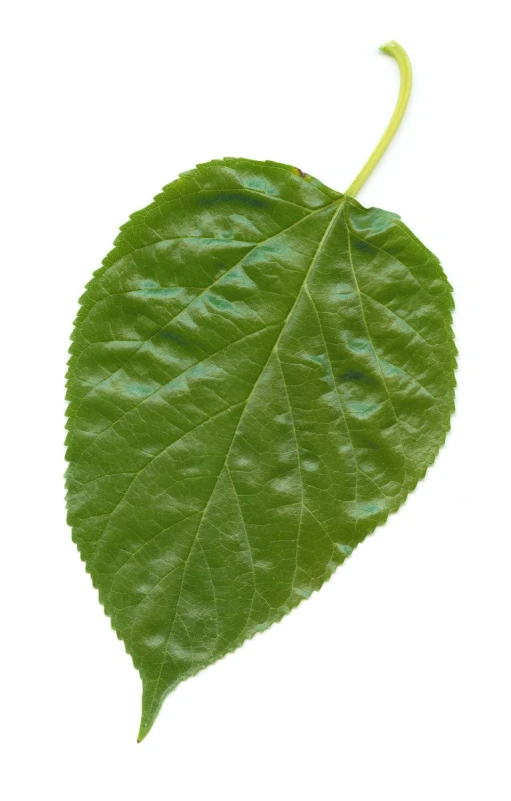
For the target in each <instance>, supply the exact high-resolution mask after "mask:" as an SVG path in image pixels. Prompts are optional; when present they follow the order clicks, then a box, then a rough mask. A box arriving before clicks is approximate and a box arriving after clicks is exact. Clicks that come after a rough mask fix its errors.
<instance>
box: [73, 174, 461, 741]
mask: <svg viewBox="0 0 511 801" xmlns="http://www.w3.org/2000/svg"><path fill="white" fill-rule="evenodd" d="M81 303H82V305H81V309H80V312H79V314H78V317H77V319H76V325H75V329H74V333H73V344H72V349H71V354H72V355H71V359H70V366H69V375H68V398H69V408H68V417H69V421H68V428H69V434H68V451H67V458H68V461H69V469H68V473H67V487H68V508H69V521H70V524H71V525H72V527H73V536H74V539H75V542H76V543H77V545H78V547H79V549H80V553H81V555H82V558H83V559H84V560H85V562H86V565H87V569H88V571H89V572H90V574H91V576H92V579H93V582H94V585H95V586H96V587H97V588H98V589H99V593H100V600H101V602H102V603H103V605H104V607H105V610H106V612H107V614H108V615H110V617H111V619H112V624H113V627H114V628H115V630H116V632H117V633H118V635H119V636H120V637H121V638H122V639H123V640H124V642H125V644H126V648H127V650H128V652H129V653H130V654H131V655H132V657H133V661H134V664H135V666H136V667H137V668H138V670H139V671H140V674H141V677H142V680H143V715H142V723H141V729H140V738H142V737H143V736H145V734H146V733H147V732H148V730H149V729H150V727H151V725H152V723H153V722H154V719H155V717H156V715H157V713H158V711H159V709H160V706H161V704H162V702H163V700H164V698H165V696H166V695H167V694H168V693H169V692H170V691H171V690H172V689H173V688H175V687H176V685H177V684H179V682H181V681H183V680H184V679H185V678H187V677H188V676H191V675H192V674H194V673H197V672H198V671H199V670H201V669H202V668H203V667H205V666H206V665H209V664H210V663H212V662H214V661H215V660H217V659H218V658H219V657H221V656H222V655H224V654H226V653H227V652H229V651H232V650H233V649H235V648H236V647H237V646H239V645H240V644H241V643H242V642H243V641H244V640H246V639H247V638H249V637H251V636H253V635H254V634H255V633H256V632H257V631H262V630H264V629H265V628H267V627H268V626H269V625H271V624H272V623H273V622H275V621H277V620H279V619H280V618H281V617H282V616H283V615H285V614H286V613H287V612H289V611H290V610H291V609H292V608H293V607H295V606H296V605H297V604H298V603H299V602H300V601H301V600H302V599H303V598H306V597H308V596H309V595H310V593H311V592H312V591H313V590H315V589H318V588H319V587H320V586H321V585H322V584H323V582H324V581H325V580H326V579H327V578H328V577H329V576H330V575H331V574H332V572H333V571H334V570H335V568H336V567H337V566H338V565H339V564H340V563H341V562H342V561H343V560H344V559H345V558H346V556H348V555H349V554H350V553H351V552H352V550H353V548H355V546H356V545H357V544H358V543H359V542H361V540H362V539H363V538H364V537H365V536H366V535H367V534H368V533H370V532H371V531H373V530H374V528H375V527H376V526H377V525H378V524H379V523H382V522H383V521H384V520H385V519H386V517H387V515H388V514H389V513H390V512H393V511H395V510H396V509H398V508H399V506H400V505H401V504H402V503H403V501H404V499H405V498H406V496H407V495H408V493H409V492H410V491H411V490H413V488H414V487H415V485H416V484H417V481H418V480H419V479H421V478H422V477H423V476H424V474H425V472H426V469H427V467H428V466H429V465H430V464H431V463H432V462H433V460H434V458H435V456H436V454H437V452H438V449H439V448H440V446H441V444H442V443H443V442H444V439H445V436H446V432H447V430H448V428H449V418H450V415H451V412H452V410H453V396H454V383H455V382H454V366H455V347H454V344H453V337H452V331H451V310H452V307H453V303H452V296H451V290H450V287H449V284H448V282H447V280H446V278H445V275H444V273H443V271H442V269H441V267H440V264H439V262H438V260H437V259H436V258H435V256H433V255H432V253H430V252H429V251H428V250H427V249H426V248H425V247H424V246H423V245H422V244H421V243H420V242H419V241H418V239H417V238H416V237H415V236H414V235H413V234H412V233H411V232H410V231H409V229H408V228H407V227H406V226H405V225H403V223H402V222H401V220H400V218H399V217H398V216H397V215H395V214H391V213H388V212H385V211H382V210H380V209H374V208H370V209H366V208H363V207H362V206H361V205H360V204H359V203H358V202H357V201H356V200H354V199H353V198H352V197H349V196H343V195H341V194H339V193H337V192H334V191H332V190H331V189H328V188H327V187H326V186H324V185H323V184H321V183H320V182H319V181H317V180H315V179H312V178H310V177H309V176H307V175H304V174H303V173H301V171H300V170H297V169H296V168H293V167H289V166H286V165H282V164H277V163H273V162H264V163H263V162H256V161H249V160H246V159H225V160H223V161H213V162H210V163H209V164H203V165H200V166H198V167H197V168H196V169H194V170H191V171H190V172H187V173H185V174H183V175H182V176H181V177H180V178H179V180H177V181H175V182H174V183H172V184H170V185H169V186H167V187H166V188H165V189H164V190H163V193H162V194H160V195H159V196H158V197H157V198H156V199H155V201H154V202H153V203H152V204H151V205H150V206H148V207H147V208H146V209H144V210H142V211H140V212H137V213H136V214H134V215H133V216H132V218H131V220H130V221H129V222H128V223H127V224H126V225H125V226H123V228H122V229H121V233H120V235H119V237H118V238H117V240H116V242H115V247H114V250H113V251H112V252H111V253H110V254H109V255H108V256H107V258H106V259H105V261H104V264H103V267H102V268H101V269H100V270H98V271H97V272H96V273H95V275H94V278H93V280H92V281H91V282H90V284H89V285H88V287H87V291H86V293H85V295H84V296H83V297H82V299H81Z"/></svg>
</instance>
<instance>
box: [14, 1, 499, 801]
mask: <svg viewBox="0 0 511 801" xmlns="http://www.w3.org/2000/svg"><path fill="white" fill-rule="evenodd" d="M506 9H507V5H506V4H505V3H504V2H501V3H499V2H496V1H495V0H486V1H485V2H484V3H481V2H477V3H471V2H470V0H468V2H464V3H462V2H459V3H457V2H449V0H442V2H437V0H428V2H425V1H424V0H417V1H416V2H413V1H412V0H405V1H404V2H399V1H398V0H385V2H383V0H360V2H355V0H351V1H350V2H343V0H335V2H327V0H314V1H313V2H308V3H302V4H301V3H299V2H297V1H296V0H295V2H279V0H271V2H265V1H264V0H258V2H250V3H249V2H242V1H241V0H236V2H230V1H229V0H212V2H207V3H206V2H203V3H201V2H193V1H192V0H187V1H186V2H174V3H173V2H171V0H167V2H151V0H144V2H129V1H127V0H123V1H122V2H112V1H110V2H109V1H108V0H88V2H76V1H75V2H69V0H68V1H67V2H55V0H44V2H35V0H34V2H22V1H20V0H18V1H17V2H12V3H9V4H8V5H7V6H6V7H5V10H4V12H3V14H2V20H1V22H2V25H1V31H2V34H1V36H2V44H1V47H0V57H1V60H2V64H1V74H2V83H3V88H2V94H3V98H2V101H1V106H0V107H1V109H2V112H3V123H2V127H1V135H2V139H3V143H2V146H1V159H2V162H3V166H2V173H1V174H2V178H1V184H0V186H1V193H2V204H3V209H2V211H1V220H2V224H3V225H2V229H3V233H2V302H1V308H2V313H1V315H0V325H1V327H2V333H1V347H2V350H1V362H0V363H1V374H2V391H1V396H0V397H1V402H2V406H3V410H2V415H1V422H2V466H3V469H4V474H3V479H2V490H3V501H2V522H3V524H4V525H3V526H2V528H3V533H2V535H1V536H2V559H1V568H0V570H1V581H0V592H1V595H2V598H1V609H2V615H3V622H2V637H1V640H0V645H1V646H2V648H3V656H2V657H1V661H0V668H1V671H2V674H3V675H2V679H1V683H0V690H1V697H2V700H1V718H2V725H1V734H0V738H1V739H2V741H3V742H2V744H1V745H0V753H1V755H2V761H3V763H4V764H3V768H2V772H1V774H0V788H1V789H2V796H3V798H4V799H5V801H18V800H20V799H21V800H23V801H25V799H27V800H28V801H39V800H40V799H43V801H44V800H45V799H51V801H71V800H72V801H81V800H82V799H87V801H88V800H89V799H94V801H110V800H111V799H115V800H117V799H122V801H132V800H134V799H137V801H138V799H141V798H144V799H146V798H147V799H155V798H157V799H158V801H161V799H176V800H177V801H199V799H200V801H202V799H212V800H213V801H216V799H219V800H220V799H221V801H252V800H254V801H255V799H257V800H258V801H259V800H260V799H265V800H267V801H282V800H284V801H286V800H287V799H292V801H305V800H306V799H307V801H309V799H314V801H319V799H321V800H322V801H323V799H343V801H387V799H388V800H389V801H405V800H406V801H423V799H424V801H426V800H427V801H433V800H434V801H457V799H463V801H472V800H474V801H476V800H477V801H479V799H481V801H509V799H510V798H511V767H510V748H511V731H510V729H511V694H510V677H511V652H510V612H511V580H510V572H511V540H510V525H509V506H508V503H509V494H510V488H509V479H510V471H509V461H510V444H511V443H510V437H509V427H510V414H511V409H510V382H509V373H510V356H509V322H508V321H509V307H510V290H511V283H510V280H509V273H510V245H509V241H510V233H509V219H510V201H509V198H510V191H511V190H510V177H511V175H510V170H509V167H510V164H509V157H508V153H509V142H510V137H511V128H510V125H509V119H508V114H509V85H510V78H511V75H510V69H509V63H510V60H509V33H508V31H509V20H507V19H506V17H505V13H506ZM389 39H396V40H397V41H399V42H400V43H401V44H403V45H404V46H405V47H406V49H407V50H408V52H409V54H410V57H411V59H412V63H413V65H414V71H415V72H414V78H415V82H414V90H413V95H412V100H411V103H410V106H409V110H408V113H407V116H406V118H405V121H404V123H403V125H402V127H401V129H400V131H399V134H398V136H397V137H396V139H395V141H394V142H393V144H392V146H391V148H390V149H389V151H388V153H387V155H386V156H385V158H384V161H383V162H382V163H381V165H380V166H379V168H378V169H377V171H376V172H375V173H374V175H373V176H372V178H371V179H370V181H369V182H368V184H367V185H366V186H365V187H364V189H363V190H362V192H361V193H360V196H359V199H360V201H361V202H362V203H363V204H365V205H376V206H381V207H383V208H387V209H390V210H392V211H396V212H398V213H400V214H401V216H402V217H403V219H404V221H405V222H406V223H407V224H408V225H409V226H410V227H411V228H412V229H413V230H414V232H415V233H416V234H417V235H418V236H419V237H420V238H421V239H422V240H423V241H424V242H425V244H427V246H428V247H430V248H431V249H432V250H433V251H434V252H435V253H437V254H438V255H439V256H440V258H441V259H442V262H443V264H444V267H445V270H446V272H447V274H448V276H449V279H450V281H451V283H452V284H453V285H454V287H455V298H456V305H457V311H456V316H455V327H456V336H457V344H458V348H459V351H460V358H459V370H458V384H459V389H458V394H457V411H456V415H455V417H454V419H453V425H452V432H451V434H450V435H449V438H448V442H447V445H446V447H445V448H444V449H443V451H442V453H441V455H440V457H439V459H438V461H437V463H436V464H435V466H434V468H433V469H432V470H431V471H430V472H429V474H428V476H427V479H426V480H425V481H424V482H423V483H422V484H421V485H420V486H419V488H418V489H417V491H416V492H415V493H414V494H413V495H412V496H411V497H410V499H409V500H408V501H407V503H406V504H405V506H404V508H403V509H402V510H401V511H400V512H399V514H397V515H395V516H393V517H392V518H391V519H390V520H389V521H388V523H387V524H386V525H385V527H384V529H381V530H378V531H377V532H376V534H375V535H374V536H373V537H370V538H369V539H368V540H367V541H366V542H365V543H364V544H363V545H362V546H361V547H360V548H359V549H358V550H357V552H356V553H355V555H354V556H353V557H352V558H351V559H349V560H348V561H347V562H346V564H345V565H344V566H343V567H342V568H341V569H340V570H338V572H337V573H336V575H335V576H334V577H333V579H332V580H331V581H330V582H329V583H328V584H327V585H326V586H325V587H324V588H323V589H322V590H321V592H320V593H317V594H314V596H313V597H312V598H311V599H310V600H309V601H307V602H305V603H304V604H302V605H301V607H300V608H299V609H298V610H296V611H294V612H293V613H292V614H291V615H290V616H289V617H288V618H286V619H285V620H284V621H283V622H282V623H280V624H279V625H278V626H275V627H273V628H272V629H270V630H269V631H268V632H266V633H265V634H264V635H262V636H257V637H256V638H255V639H254V640H252V641H250V642H249V643H247V644H246V645H245V646H243V648H241V649H240V650H238V651H237V652H236V653H235V654H233V655H230V656H228V657H227V658H225V659H223V660H222V661H221V662H219V663H217V664H216V665H214V666H213V667H210V668H208V669H207V670H206V671H204V672H203V673H201V674H200V675H199V676H197V677H196V678H193V679H191V680H189V681H187V682H185V683H184V684H183V685H181V686H180V687H179V688H178V690H177V691H176V692H175V693H174V694H173V695H171V696H170V697H169V698H168V699H167V701H166V703H165V705H164V707H163V710H162V712H161V714H160V717H159V719H158V721H157V722H156V724H155V726H154V729H153V730H152V732H151V734H150V735H149V736H148V738H147V739H146V740H145V741H144V742H143V743H142V744H141V745H137V744H136V733H137V730H138V718H139V712H140V689H141V688H140V680H139V677H138V674H137V673H136V672H135V670H134V669H133V667H132V664H131V660H130V659H129V657H128V656H127V655H126V654H125V652H124V647H123V645H122V643H121V642H119V641H118V640H117V639H116V637H115V635H114V634H113V632H112V631H111V629H110V625H109V621H108V619H107V618H106V617H105V616H104V614H103V612H102V609H101V608H100V606H99V604H98V602H97V597H96V593H95V591H94V590H93V589H92V587H91V585H90V580H89V578H88V576H87V575H86V573H85V570H84V568H83V565H82V563H81V562H80V560H79V558H78V554H77V552H76V549H75V547H74V545H73V544H72V542H71V538H70V532H69V530H68V528H67V526H66V522H65V513H64V501H63V498H64V490H63V480H62V474H63V472H64V467H65V466H64V449H63V422H64V420H63V418H64V409H65V404H64V399H63V396H64V373H65V362H66V358H67V356H66V351H67V347H68V338H69V334H70V331H71V327H72V322H73V318H74V316H75V313H76V310H77V299H78V297H79V296H80V294H81V292H82V288H83V286H84V284H85V283H86V282H87V281H88V280H89V278H90V276H91V273H92V271H93V270H94V269H95V268H97V267H98V266H99V264H100V261H101V259H102V257H103V256H104V255H105V253H106V252H107V251H108V250H109V249H110V246H111V243H112V240H113V238H114V236H115V235H116V231H117V228H118V226H119V225H120V224H121V223H123V222H124V221H125V220H126V219H127V217H128V215H129V213H130V212H132V211H134V210H136V209H138V208H141V207H143V206H145V205H146V204H147V203H148V202H150V200H151V198H152V196H153V195H154V194H156V193H157V192H158V191H159V189H160V187H161V186H162V185H163V184H165V183H168V182H169V181H171V180H173V179H174V178H175V177H176V176H177V174H178V173H179V172H180V171H183V170H186V169H189V168H191V167H192V166H194V165H195V164H196V163H197V162H203V161H207V160H209V159H211V158H217V157H221V156H226V155H231V156H238V155H242V156H246V157H252V158H256V159H267V158H268V159H274V160H277V161H283V162H285V163H290V164H296V165H297V166H299V167H300V168H301V169H303V170H305V171H307V172H309V173H311V174H313V175H315V176H317V177H318V178H320V179H321V180H322V181H324V182H325V183H327V184H329V185H331V186H333V187H335V188H336V189H339V190H341V191H342V190H344V189H346V187H347V186H348V185H349V184H350V183H351V181H352V179H353V177H354V175H355V174H356V173H357V172H358V170H359V168H360V167H361V165H362V164H363V163H364V161H365V160H366V158H367V156H368V155H369V152H370V151H371V149H372V148H373V146H374V144H375V143H376V140H377V139H378V137H379V136H380V133H381V131H382V129H383V127H384V126H385V124H386V122H387V119H388V117H389V116H390V113H391V111H392V108H393V106H394V102H395V98H396V95H397V90H398V70H397V67H396V65H395V63H394V62H393V60H392V59H390V58H389V57H387V56H385V55H383V54H380V53H378V49H377V48H378V46H379V45H380V44H382V43H384V42H386V41H387V40H389Z"/></svg>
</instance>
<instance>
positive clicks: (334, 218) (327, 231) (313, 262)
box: [147, 198, 344, 717]
mask: <svg viewBox="0 0 511 801" xmlns="http://www.w3.org/2000/svg"><path fill="white" fill-rule="evenodd" d="M335 205H337V206H338V208H337V210H336V212H335V213H334V214H333V216H332V219H331V220H330V222H329V223H328V225H327V227H326V229H325V233H324V234H323V236H322V238H321V241H320V242H319V244H318V247H317V249H316V253H315V254H314V257H313V258H312V259H311V263H310V266H309V268H308V270H307V271H306V273H305V277H304V279H303V281H302V284H301V286H300V288H299V290H298V292H297V294H296V299H295V302H294V303H293V305H292V307H291V309H290V311H289V313H288V315H287V316H286V318H285V320H284V322H283V324H282V327H281V329H280V332H279V335H278V337H277V339H276V341H275V343H274V345H273V347H272V349H271V351H270V355H269V356H268V359H267V360H266V362H265V364H264V366H263V368H262V370H261V372H260V373H259V375H258V377H257V379H256V382H255V384H254V386H253V388H252V390H251V392H250V394H249V395H248V396H247V399H246V401H245V403H244V405H243V408H242V410H241V414H240V416H239V419H238V423H237V425H236V428H235V429H234V434H233V436H232V439H231V442H230V444H229V448H228V449H227V453H226V455H225V458H224V462H223V464H222V467H221V469H220V470H219V473H218V477H217V479H216V481H215V483H214V485H213V489H212V490H211V493H210V495H209V498H208V500H207V502H206V504H205V506H204V510H203V512H202V515H201V519H200V520H199V524H198V526H197V530H196V532H195V534H194V536H193V539H192V543H191V545H190V550H189V551H188V555H187V557H186V559H185V561H184V563H183V574H182V581H181V586H180V591H179V595H178V598H177V600H176V607H175V615H174V618H173V620H172V625H171V627H170V631H169V633H168V636H167V639H166V641H165V646H164V649H163V656H162V661H161V665H160V669H159V673H158V678H157V679H156V680H155V686H154V691H153V694H152V697H151V703H150V705H149V709H148V712H147V716H148V717H150V715H151V713H152V710H153V708H154V700H155V697H156V692H157V689H158V685H159V683H160V680H161V675H162V672H163V666H164V664H165V660H166V657H167V648H168V644H169V640H170V637H171V635H172V632H173V630H174V622H175V618H176V615H177V610H178V608H179V603H180V600H181V593H182V589H183V583H184V574H185V571H186V567H187V564H188V561H189V559H190V556H191V555H192V552H193V549H194V547H195V543H196V542H197V541H198V539H199V535H200V530H201V526H202V523H203V522H204V518H205V517H206V514H207V511H208V508H209V505H210V503H211V500H212V498H213V496H214V494H215V491H216V488H217V486H218V482H219V480H220V477H221V475H222V473H223V472H224V470H225V468H226V466H227V462H228V459H229V456H230V455H231V450H232V446H233V444H234V441H235V439H236V436H237V434H238V431H239V428H240V425H241V423H242V421H243V416H244V414H245V411H246V409H247V407H248V404H249V402H250V399H251V398H252V397H253V395H254V392H255V391H256V389H257V387H258V385H259V382H260V380H261V378H262V376H263V375H264V373H265V371H266V368H267V367H268V365H269V363H270V360H271V358H272V356H273V355H274V354H275V353H276V352H277V349H278V346H279V342H280V340H281V338H282V335H283V333H284V331H285V330H286V326H287V324H288V322H289V320H290V319H291V317H292V316H293V313H294V310H295V308H296V306H297V304H298V301H299V299H300V297H301V295H302V292H303V289H304V287H305V286H306V284H307V280H308V278H309V276H310V274H311V272H312V270H313V269H314V266H315V265H316V263H317V260H318V258H319V255H320V253H321V250H322V248H323V246H324V244H325V242H326V241H327V239H328V237H329V235H330V232H331V231H332V229H333V227H334V225H335V222H336V221H337V218H338V216H339V214H340V212H341V211H342V209H343V206H344V198H342V199H341V200H339V201H335V202H334V203H332V204H330V205H329V206H328V207H326V208H330V206H335ZM324 210H325V207H323V208H322V209H321V211H324ZM314 213H315V214H317V213H319V210H318V211H316V212H311V214H310V215H307V216H306V217H302V220H301V221H303V220H304V219H308V218H309V217H310V216H311V215H312V214H314Z"/></svg>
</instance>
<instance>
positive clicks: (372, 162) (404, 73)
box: [345, 42, 412, 197]
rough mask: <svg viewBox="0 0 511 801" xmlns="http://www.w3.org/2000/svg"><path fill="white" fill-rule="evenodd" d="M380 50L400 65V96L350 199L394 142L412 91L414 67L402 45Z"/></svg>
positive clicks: (350, 193)
mask: <svg viewBox="0 0 511 801" xmlns="http://www.w3.org/2000/svg"><path fill="white" fill-rule="evenodd" d="M380 50H383V52H384V53H388V54H389V56H392V57H393V58H395V59H396V61H397V63H398V66H399V73H400V75H401V86H400V88H399V96H398V99H397V103H396V108H395V109H394V113H393V115H392V117H391V120H390V122H389V124H388V125H387V127H386V128H385V131H384V133H383V136H382V138H381V139H380V141H379V142H378V144H377V145H376V147H375V148H374V150H373V152H372V153H371V155H370V156H369V158H368V160H367V162H366V163H365V164H364V166H363V167H362V169H361V170H360V172H359V174H358V175H357V177H356V178H355V180H354V181H353V183H352V184H351V186H350V187H349V189H347V190H346V193H345V194H346V195H349V196H350V197H355V195H357V194H358V192H360V190H361V189H362V187H363V185H364V184H365V182H366V181H367V179H368V178H369V176H370V175H371V173H372V171H373V170H374V168H375V167H376V165H377V164H378V162H379V160H380V159H381V157H382V156H383V154H384V153H385V151H386V149H387V148H388V146H389V145H390V143H391V142H392V140H393V138H394V135H395V133H396V131H397V129H398V128H399V126H400V124H401V120H402V119H403V117H404V113H405V111H406V107H407V105H408V100H409V98H410V92H411V89H412V65H411V64H410V59H409V58H408V55H407V53H406V51H405V50H403V48H402V47H401V45H399V44H398V43H397V42H387V44H384V45H382V46H381V47H380Z"/></svg>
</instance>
